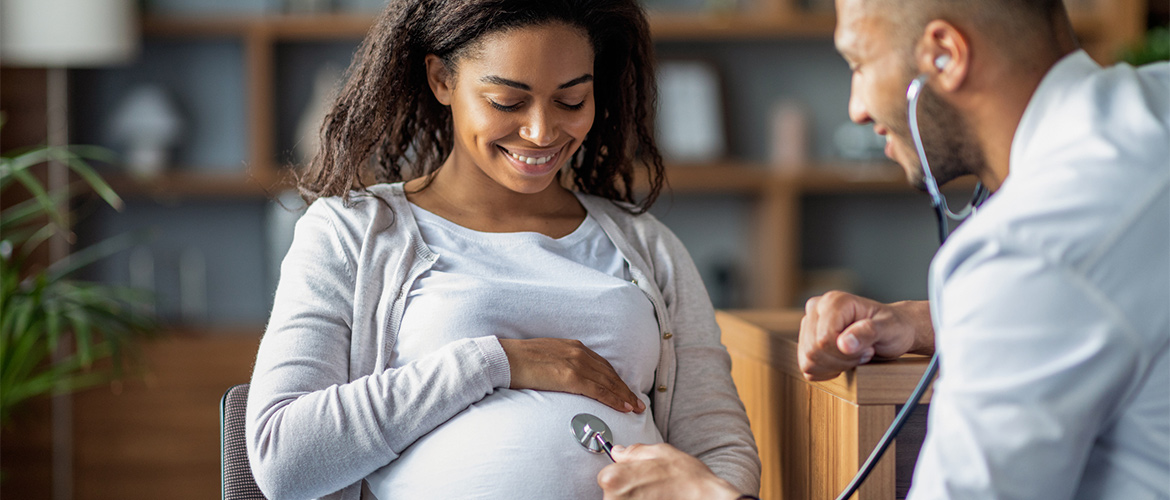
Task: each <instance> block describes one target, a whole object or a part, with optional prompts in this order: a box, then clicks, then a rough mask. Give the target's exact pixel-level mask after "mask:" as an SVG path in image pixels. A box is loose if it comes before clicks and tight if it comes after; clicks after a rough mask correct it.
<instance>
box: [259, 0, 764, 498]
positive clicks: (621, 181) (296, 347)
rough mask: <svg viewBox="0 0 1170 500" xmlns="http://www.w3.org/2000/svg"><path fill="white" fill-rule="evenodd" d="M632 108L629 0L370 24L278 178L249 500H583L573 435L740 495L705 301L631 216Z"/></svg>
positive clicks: (742, 465)
mask: <svg viewBox="0 0 1170 500" xmlns="http://www.w3.org/2000/svg"><path fill="white" fill-rule="evenodd" d="M654 103H655V82H654V68H653V56H652V47H651V41H650V38H649V33H648V27H647V24H646V19H645V15H644V13H643V12H642V10H641V8H640V7H639V6H638V3H637V2H636V0H474V1H468V0H450V1H443V0H394V1H391V3H390V5H389V6H388V8H387V10H386V11H385V12H384V13H383V14H382V15H381V16H380V18H379V19H378V20H377V22H376V23H375V25H374V27H373V28H372V30H371V31H370V33H369V35H368V36H367V37H366V40H365V41H364V43H363V44H362V47H361V49H360V51H359V52H358V54H357V55H356V56H355V60H354V63H353V64H352V65H351V67H350V70H349V73H348V80H347V82H346V83H345V85H344V87H343V88H342V89H341V91H340V93H339V96H338V97H337V100H336V102H335V104H334V106H333V108H332V112H331V113H330V114H329V116H328V117H327V119H326V121H325V124H324V126H323V127H322V131H321V133H322V141H321V144H322V145H321V150H320V151H319V152H318V154H317V156H316V157H315V158H314V160H313V162H312V165H311V169H310V170H309V172H308V173H306V174H305V175H304V176H303V177H302V178H301V179H300V189H301V192H302V194H303V196H304V197H305V198H306V200H307V201H308V202H309V203H310V206H309V209H308V211H307V212H306V214H305V215H304V216H303V217H302V218H301V220H300V222H299V223H298V224H297V227H296V233H295V238H294V242H293V245H292V248H291V249H290V250H289V253H288V255H287V257H286V258H285V260H284V262H283V264H282V266H281V276H280V284H279V286H278V288H277V292H276V299H275V305H274V307H273V311H272V317H271V319H270V321H269V323H268V328H267V331H266V333H265V335H264V339H263V341H262V342H261V344H260V352H259V354H258V356H257V359H256V366H255V371H254V373H253V376H252V388H251V393H250V395H249V399H248V453H249V457H250V460H251V463H252V467H253V470H254V472H255V476H256V480H257V482H258V483H259V485H260V487H261V489H262V490H263V491H264V492H265V493H266V494H267V495H268V496H269V497H270V498H276V499H286V498H288V499H295V498H318V497H322V498H331V499H333V498H336V499H353V500H356V499H361V498H377V499H380V500H388V499H391V498H393V499H400V498H405V499H412V498H459V499H464V498H492V499H552V498H570V499H599V498H601V490H600V488H599V487H598V486H597V482H596V476H597V473H598V471H600V470H601V468H602V467H604V466H605V465H606V464H607V463H608V459H607V458H606V457H605V455H595V454H591V453H588V452H587V451H585V450H584V449H583V448H582V447H581V446H580V445H579V444H578V443H577V442H576V440H575V439H574V437H573V434H572V433H571V431H570V427H569V421H570V419H571V418H572V417H573V416H574V415H576V414H578V413H591V414H594V415H596V416H598V417H600V418H601V419H602V420H604V421H605V422H607V423H608V424H609V426H610V427H611V428H612V430H613V434H614V438H615V439H614V441H615V442H616V443H617V444H623V445H629V444H633V443H658V442H668V443H670V444H672V445H674V446H675V447H677V448H679V449H680V450H683V451H685V452H687V453H689V454H691V455H694V456H695V457H697V458H699V459H700V460H702V461H703V462H704V463H705V464H706V465H707V466H708V467H710V468H711V469H712V470H713V471H715V472H716V474H718V475H719V476H720V477H722V478H724V479H725V480H727V481H729V482H730V483H731V484H732V485H733V486H734V487H735V488H736V489H738V490H739V491H748V492H754V491H756V490H757V489H758V483H759V474H760V469H759V459H758V457H757V455H756V451H755V444H754V442H753V439H752V435H751V432H750V429H749V427H748V421H747V417H746V415H745V413H744V410H743V405H742V404H741V403H740V401H739V399H738V397H737V395H736V392H735V387H734V386H733V384H732V381H731V376H730V361H729V358H728V355H727V352H726V350H725V349H724V348H723V346H722V345H721V344H720V343H719V330H718V327H717V326H716V324H715V320H714V312H713V310H712V308H711V304H710V301H709V299H708V298H707V295H706V292H705V290H704V288H703V284H702V282H701V281H700V279H699V275H698V273H697V272H696V270H695V266H694V264H693V263H692V262H691V259H690V257H689V256H688V255H687V253H686V250H685V249H684V248H683V246H682V244H681V243H679V241H678V239H677V238H675V236H674V235H673V234H672V233H671V232H670V231H669V230H667V229H666V228H665V227H664V226H663V225H662V224H661V223H660V222H658V221H657V220H656V219H655V218H654V217H653V216H651V215H649V214H646V213H645V211H646V209H647V208H649V206H650V205H651V203H653V201H654V199H655V198H656V197H657V195H658V193H659V191H660V190H661V188H662V184H663V167H662V159H661V157H660V156H659V154H658V150H657V148H656V147H655V144H654V139H653V135H652V131H653V123H652V120H653V110H654ZM638 170H644V171H645V174H643V176H644V178H645V179H648V181H649V182H648V184H647V185H648V188H647V189H645V190H644V191H643V192H644V195H643V196H644V197H642V198H641V199H636V198H635V196H634V184H635V181H634V179H635V172H636V171H638Z"/></svg>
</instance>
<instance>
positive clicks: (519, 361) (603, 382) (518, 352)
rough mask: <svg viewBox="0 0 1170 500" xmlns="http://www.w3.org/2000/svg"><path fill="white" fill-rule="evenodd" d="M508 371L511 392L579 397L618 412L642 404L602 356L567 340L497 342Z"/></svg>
mask: <svg viewBox="0 0 1170 500" xmlns="http://www.w3.org/2000/svg"><path fill="white" fill-rule="evenodd" d="M500 345H501V346H503V348H504V353H505V354H506V355H507V356H508V363H509V365H510V367H511V371H512V384H511V388H512V389H535V390H543V391H558V392H568V393H573V394H580V395H582V396H586V397H589V398H592V399H595V400H597V401H599V402H601V403H602V404H605V405H606V406H609V407H611V408H613V409H615V410H618V411H621V412H629V411H633V412H637V413H641V412H642V411H643V410H645V405H644V404H643V403H642V401H641V400H640V399H638V397H637V396H636V395H635V394H634V392H633V391H631V390H630V388H629V386H627V385H626V383H625V381H623V380H622V378H621V377H620V376H618V374H617V371H615V370H614V369H613V366H612V365H610V363H609V361H607V360H606V359H605V358H604V357H602V356H600V355H598V354H597V353H595V352H593V350H591V349H589V348H588V347H586V346H585V345H584V344H582V343H581V342H580V341H577V340H571V339H551V338H539V339H500Z"/></svg>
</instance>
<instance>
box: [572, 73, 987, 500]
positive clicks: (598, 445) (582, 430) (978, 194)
mask: <svg viewBox="0 0 1170 500" xmlns="http://www.w3.org/2000/svg"><path fill="white" fill-rule="evenodd" d="M949 62H950V58H949V57H947V56H945V55H944V56H939V58H938V59H935V61H934V64H935V66H936V67H938V69H939V70H942V69H943V68H945V67H946V65H947V64H948V63H949ZM929 78H930V76H929V75H926V74H922V75H918V77H917V78H915V79H914V80H912V81H911V82H910V86H909V87H908V88H907V89H906V99H907V101H909V104H908V107H909V109H908V111H909V118H910V135H911V136H913V138H914V147H915V149H916V150H917V151H918V160H919V161H920V162H921V164H922V171H923V181H924V183H925V184H926V192H927V194H929V195H930V201H931V205H932V206H933V207H934V212H935V215H936V216H937V218H938V245H939V246H940V247H941V246H942V245H943V244H944V243H946V241H947V236H949V235H950V226H949V224H948V222H947V220H948V219H950V220H954V221H961V220H963V219H966V218H967V217H969V216H971V215H972V214H974V213H975V211H976V210H977V207H979V205H981V204H982V203H983V202H984V201H985V200H986V199H987V197H988V196H989V195H990V191H988V190H987V188H985V187H983V183H978V184H976V185H975V191H974V193H972V195H971V200H970V201H969V202H968V203H967V206H965V207H963V209H962V210H959V213H955V212H952V211H951V210H950V208H948V207H947V199H946V198H945V197H943V195H942V193H941V192H940V191H939V188H938V181H936V180H935V178H934V174H933V173H932V172H931V171H930V163H928V162H927V160H926V150H925V149H924V148H923V147H922V134H921V132H920V131H919V130H918V98H919V97H920V96H921V95H922V88H923V87H924V86H925V85H926V80H927V79H929ZM937 374H938V353H937V352H936V353H935V354H934V355H933V356H931V357H930V363H929V364H928V365H927V366H926V372H925V373H923V374H922V379H921V380H919V381H918V385H916V386H915V387H914V391H912V392H911V393H910V397H909V398H907V399H906V404H904V405H902V409H901V410H900V411H899V412H898V414H897V415H896V416H894V421H893V422H892V423H891V424H890V427H889V429H886V433H885V434H883V435H882V438H881V439H880V440H879V441H878V443H877V445H875V446H874V449H873V451H872V452H871V453H870V454H869V458H867V459H866V460H865V463H864V464H862V466H861V469H860V470H858V471H857V475H855V476H853V480H852V481H850V482H849V485H848V486H846V487H845V490H844V491H842V492H841V495H839V496H838V497H837V500H846V499H848V498H849V497H851V496H853V494H854V493H856V492H857V489H858V488H860V487H861V483H863V482H865V479H866V478H867V477H869V474H870V472H873V468H874V466H875V465H877V462H878V460H880V459H881V458H882V455H884V454H885V452H886V450H887V449H888V448H889V447H890V443H892V442H894V438H895V437H897V436H898V433H899V432H901V430H902V427H903V426H905V425H906V421H907V420H908V419H909V418H910V414H911V413H913V412H914V410H915V409H916V408H918V403H919V402H920V400H921V399H922V395H923V394H925V393H926V390H927V389H928V388H930V384H931V382H933V381H934V376H935V375H937ZM570 430H571V431H572V432H573V437H574V438H576V440H577V443H579V444H580V445H581V446H583V447H585V449H586V450H589V451H590V452H591V453H602V452H604V453H605V454H606V455H608V456H609V459H610V460H611V461H612V460H613V455H612V454H611V453H610V452H611V450H612V449H613V445H612V444H611V443H612V441H613V433H612V432H611V431H610V430H609V426H607V425H606V424H605V422H603V421H602V420H601V419H600V418H597V417H595V416H593V415H590V414H588V413H581V414H578V415H576V416H574V417H573V419H572V420H571V421H570Z"/></svg>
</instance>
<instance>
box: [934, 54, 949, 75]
mask: <svg viewBox="0 0 1170 500" xmlns="http://www.w3.org/2000/svg"><path fill="white" fill-rule="evenodd" d="M950 63H951V56H949V55H947V54H943V55H941V56H938V57H936V58H935V59H934V67H936V68H938V70H939V71H942V70H944V69H947V65H948V64H950Z"/></svg>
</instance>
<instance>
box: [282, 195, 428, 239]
mask: <svg viewBox="0 0 1170 500" xmlns="http://www.w3.org/2000/svg"><path fill="white" fill-rule="evenodd" d="M409 209H410V208H409V206H407V204H406V196H405V195H404V194H403V191H402V183H394V184H375V185H373V186H369V187H367V188H366V189H365V190H353V191H350V192H349V197H348V199H346V198H344V197H341V196H325V197H321V198H317V199H316V200H314V201H313V203H312V204H310V205H309V208H308V210H307V211H306V212H305V216H311V217H315V218H323V219H326V220H327V221H328V222H329V224H330V225H332V226H333V227H334V229H335V230H336V231H337V232H338V233H339V236H341V237H343V238H346V239H348V238H354V239H361V238H363V237H364V235H366V234H368V233H369V232H371V231H382V230H384V229H385V228H387V227H390V226H393V225H394V224H393V222H394V219H395V214H396V213H401V211H402V210H409Z"/></svg>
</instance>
